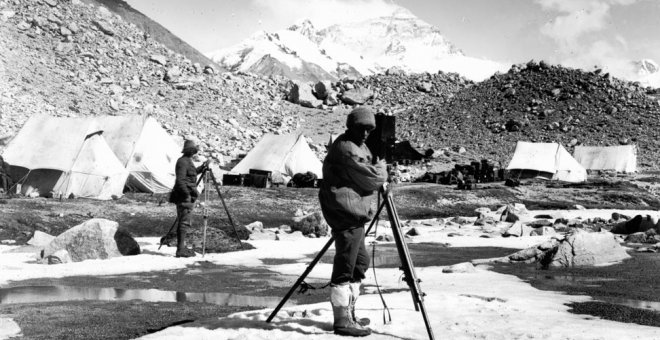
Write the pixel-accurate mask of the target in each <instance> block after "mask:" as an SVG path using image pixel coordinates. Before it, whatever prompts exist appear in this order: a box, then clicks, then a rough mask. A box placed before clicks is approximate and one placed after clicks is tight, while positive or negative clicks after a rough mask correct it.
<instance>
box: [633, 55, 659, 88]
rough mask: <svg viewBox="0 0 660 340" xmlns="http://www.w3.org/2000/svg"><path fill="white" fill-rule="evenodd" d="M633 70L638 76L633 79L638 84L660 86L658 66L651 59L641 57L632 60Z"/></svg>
mask: <svg viewBox="0 0 660 340" xmlns="http://www.w3.org/2000/svg"><path fill="white" fill-rule="evenodd" d="M633 64H634V67H635V72H636V74H637V76H638V77H639V78H637V79H633V80H636V81H639V82H640V84H642V85H645V86H651V87H655V88H660V66H658V64H657V63H656V62H655V61H653V60H651V59H642V60H640V61H635V62H633Z"/></svg>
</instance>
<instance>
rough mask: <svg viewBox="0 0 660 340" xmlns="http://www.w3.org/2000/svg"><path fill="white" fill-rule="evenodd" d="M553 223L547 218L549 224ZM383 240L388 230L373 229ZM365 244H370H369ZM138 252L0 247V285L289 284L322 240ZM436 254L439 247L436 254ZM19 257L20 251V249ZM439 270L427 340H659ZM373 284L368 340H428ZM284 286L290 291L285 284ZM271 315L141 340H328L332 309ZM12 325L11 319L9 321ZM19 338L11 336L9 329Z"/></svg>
mask: <svg viewBox="0 0 660 340" xmlns="http://www.w3.org/2000/svg"><path fill="white" fill-rule="evenodd" d="M612 212H615V210H579V211H530V214H529V215H530V216H535V215H541V214H549V215H552V216H556V217H564V218H574V217H578V216H580V217H583V218H594V217H602V218H609V217H610V216H611V214H612ZM616 212H619V213H622V214H625V215H628V216H634V215H637V214H642V215H646V214H649V215H652V216H657V215H658V212H657V211H625V210H616ZM555 214H556V215H555ZM415 225H420V226H422V225H423V228H426V229H428V233H427V234H425V235H424V236H420V237H413V238H412V239H411V242H440V243H448V244H449V245H450V246H472V247H474V246H499V247H510V248H517V249H522V248H526V247H528V246H529V245H530V244H531V245H533V244H537V243H540V242H542V241H544V240H546V239H547V238H548V237H543V236H537V237H520V238H501V237H492V238H482V237H480V236H481V235H482V234H483V230H481V229H480V228H479V227H475V226H474V225H471V224H467V225H464V226H461V227H460V228H459V229H461V236H454V237H449V236H448V235H449V234H450V233H454V231H453V230H452V228H456V226H450V227H447V226H446V225H445V226H442V227H441V226H440V222H438V225H433V223H429V222H428V221H427V222H424V223H415ZM379 230H380V232H383V233H387V232H388V231H387V228H385V227H382V228H381V227H379ZM372 239H373V237H369V239H368V242H369V241H371V240H372ZM138 241H139V242H140V244H141V247H142V249H143V253H142V254H140V255H137V256H130V257H122V258H113V259H108V260H88V261H83V262H78V263H70V264H59V265H43V264H38V263H37V262H36V256H37V255H36V253H34V249H33V248H32V250H31V252H29V253H25V252H21V249H22V248H20V247H17V246H0V272H2V276H1V277H0V286H2V285H4V284H6V283H8V282H10V281H20V280H26V279H34V278H58V277H65V276H78V275H118V274H126V273H135V272H145V271H161V270H171V269H179V268H184V267H189V266H195V263H196V262H198V261H201V260H203V261H209V262H211V263H214V264H218V265H244V266H252V267H260V268H266V269H269V270H272V271H274V272H278V273H281V274H286V275H292V276H294V277H298V276H299V275H300V274H301V273H302V272H303V271H304V270H305V269H306V268H307V266H308V263H309V261H310V256H314V255H315V254H316V253H317V252H318V251H319V250H320V249H321V248H322V247H323V245H325V244H326V243H327V242H328V238H319V239H303V240H296V241H267V240H263V241H250V243H251V244H253V245H254V246H255V247H256V249H252V250H247V251H239V252H233V253H223V254H207V255H206V256H205V257H204V258H203V259H202V258H201V256H198V257H195V258H187V259H179V258H175V257H174V248H170V247H163V248H161V250H158V249H157V248H158V241H159V239H158V238H138ZM443 246H445V245H443ZM23 249H28V248H23ZM273 258H278V259H290V260H292V261H293V263H288V264H278V265H266V264H265V263H268V262H265V261H264V260H266V259H273ZM443 268H445V267H440V266H439V267H424V268H417V270H416V272H417V275H418V277H419V278H420V279H422V280H423V281H422V283H421V286H422V290H423V291H424V292H425V293H426V294H427V296H426V308H427V310H428V315H429V319H430V322H431V325H432V328H433V331H434V333H435V336H436V338H444V339H475V338H476V339H479V338H481V339H660V328H655V327H648V326H641V325H636V324H630V323H620V322H614V321H607V320H602V319H599V318H596V317H593V316H588V315H578V314H571V313H569V312H568V309H569V307H567V306H566V304H568V303H571V302H583V301H589V300H590V299H591V298H590V297H588V296H574V295H570V296H569V295H565V294H561V293H558V292H551V291H542V290H537V289H535V288H533V287H531V285H530V284H528V283H525V282H523V281H522V280H520V279H518V278H517V277H515V276H511V275H504V274H498V273H494V272H491V271H488V270H487V267H482V266H478V267H477V270H476V272H474V273H452V274H445V273H442V269H443ZM331 271H332V265H330V264H327V263H319V264H317V265H316V266H315V267H314V270H312V272H311V273H310V274H309V277H310V278H315V279H320V280H327V279H328V278H329V277H330V273H331ZM377 275H378V277H377V279H378V283H379V284H380V285H381V288H382V289H387V290H389V292H388V293H386V294H384V298H385V300H386V302H387V304H388V306H389V308H390V311H391V315H392V323H390V324H388V325H384V324H383V321H382V317H383V309H382V304H381V301H380V297H379V296H378V295H377V294H376V293H375V281H374V278H373V273H372V271H369V273H368V277H367V279H366V280H365V281H364V284H365V288H366V293H367V294H364V295H363V296H362V297H361V298H360V300H359V301H358V305H357V308H358V313H359V316H360V317H369V318H370V319H371V320H372V325H371V326H370V327H371V329H372V330H373V332H374V333H373V334H372V335H371V336H369V337H367V339H426V338H428V335H427V333H426V328H425V326H424V322H423V319H422V316H421V314H420V313H418V312H415V310H414V307H413V304H412V299H411V295H410V293H409V291H408V290H407V286H406V285H405V284H404V283H403V282H402V281H401V272H400V271H399V270H398V269H394V268H385V269H383V268H378V269H377ZM291 284H293V279H292V282H291ZM271 311H272V310H271V309H264V310H255V311H250V312H243V313H236V314H232V315H230V316H228V317H225V318H214V319H208V320H198V321H196V322H194V323H191V324H186V325H183V326H175V327H170V328H167V329H165V330H163V331H160V332H157V333H154V334H150V335H147V336H145V337H144V339H174V338H176V339H181V338H185V339H206V338H208V339H211V338H212V339H287V340H293V339H305V340H311V339H327V338H331V337H334V335H333V334H332V310H331V307H330V304H329V303H318V304H310V305H297V306H285V308H283V309H282V310H281V311H280V313H279V314H278V315H277V317H276V318H275V319H274V320H273V322H272V323H266V322H265V320H266V318H267V317H268V316H269V315H270V313H271ZM10 321H11V320H10ZM18 331H19V332H20V330H18ZM0 334H1V333H0Z"/></svg>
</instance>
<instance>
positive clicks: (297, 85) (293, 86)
mask: <svg viewBox="0 0 660 340" xmlns="http://www.w3.org/2000/svg"><path fill="white" fill-rule="evenodd" d="M289 88H290V90H289V93H288V98H289V101H290V102H292V103H294V104H298V105H301V106H305V107H311V108H315V107H319V106H321V104H323V101H322V100H319V99H316V97H315V96H314V94H313V93H312V88H311V87H310V86H309V84H306V83H303V82H298V81H291V83H290V84H289Z"/></svg>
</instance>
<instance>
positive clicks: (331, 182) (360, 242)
mask: <svg viewBox="0 0 660 340" xmlns="http://www.w3.org/2000/svg"><path fill="white" fill-rule="evenodd" d="M346 127H347V130H346V132H345V133H344V134H342V135H340V136H339V137H338V138H337V139H336V140H335V141H334V142H333V144H332V146H330V149H329V150H328V155H327V156H326V158H325V160H324V161H323V182H322V184H321V187H320V190H319V201H320V203H321V210H322V211H323V216H324V217H325V219H326V221H327V222H328V225H330V227H331V228H332V235H333V236H334V238H335V258H334V262H333V267H332V278H331V280H330V281H331V285H330V303H331V304H332V310H333V313H334V324H333V328H334V332H335V334H339V335H348V336H367V335H369V334H371V330H369V329H368V328H366V327H365V326H366V325H367V324H368V323H369V320H368V319H358V318H357V317H356V316H355V302H356V301H357V298H358V296H359V294H360V284H361V281H362V279H364V278H365V272H366V271H367V269H368V268H369V254H368V253H367V250H366V246H365V244H364V236H365V235H364V225H365V223H367V222H369V221H370V220H371V218H372V217H373V211H372V209H371V204H372V202H373V200H374V198H375V197H376V194H377V192H376V191H377V190H378V189H379V188H380V187H382V186H383V184H384V183H385V182H386V180H387V166H386V164H385V162H384V161H382V160H379V161H377V162H373V159H372V154H371V152H370V151H369V148H367V146H366V144H365V142H366V140H367V137H368V136H369V133H371V131H373V129H374V128H375V127H376V119H375V116H374V113H373V112H372V111H371V109H370V108H368V107H358V108H356V109H354V110H353V111H351V112H350V114H349V115H348V118H347V120H346Z"/></svg>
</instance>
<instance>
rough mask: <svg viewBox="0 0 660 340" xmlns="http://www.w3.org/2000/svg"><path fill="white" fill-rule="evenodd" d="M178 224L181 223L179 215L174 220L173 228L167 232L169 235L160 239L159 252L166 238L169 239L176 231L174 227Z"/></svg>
mask: <svg viewBox="0 0 660 340" xmlns="http://www.w3.org/2000/svg"><path fill="white" fill-rule="evenodd" d="M178 222H179V216H178V215H177V217H176V218H175V219H174V223H172V226H171V227H170V229H169V230H168V231H167V234H165V236H163V237H161V238H160V245H159V246H158V250H160V247H162V246H163V240H165V238H166V237H167V235H169V234H170V233H171V232H172V230H174V226H176V224H177V223H178Z"/></svg>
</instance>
